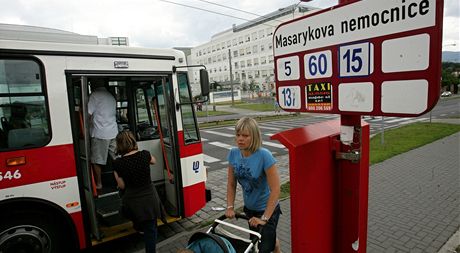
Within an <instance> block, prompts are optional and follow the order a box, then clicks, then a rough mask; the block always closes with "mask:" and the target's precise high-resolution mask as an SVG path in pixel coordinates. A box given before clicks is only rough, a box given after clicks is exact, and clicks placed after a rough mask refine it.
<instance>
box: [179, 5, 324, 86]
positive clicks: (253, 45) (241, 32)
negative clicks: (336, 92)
mask: <svg viewBox="0 0 460 253" xmlns="http://www.w3.org/2000/svg"><path fill="white" fill-rule="evenodd" d="M316 10H318V9H313V8H311V7H306V6H303V5H301V4H295V5H290V6H288V7H285V8H281V9H279V10H277V11H274V12H272V13H269V14H267V15H264V16H262V17H259V18H256V19H254V20H251V21H249V22H246V23H243V24H241V25H233V27H232V28H230V29H228V30H225V31H222V32H220V33H218V34H215V35H213V36H212V37H211V41H209V42H207V43H205V44H202V45H199V46H197V47H194V48H192V50H191V57H190V58H191V62H189V61H188V64H202V65H205V66H206V67H207V69H208V72H209V79H210V82H211V83H212V82H218V83H219V84H221V85H224V86H229V84H230V61H229V57H231V65H232V74H233V84H234V85H235V84H236V85H237V86H239V87H240V88H241V89H243V90H248V89H249V87H250V86H249V85H250V84H251V83H252V84H253V86H255V87H258V89H259V90H262V91H271V90H272V89H273V88H274V63H273V32H274V30H275V29H276V27H277V26H278V25H280V24H281V23H282V22H284V21H288V20H291V19H294V18H297V17H300V16H304V15H306V14H309V13H311V12H312V11H316ZM198 80H199V72H198V71H193V74H192V80H191V82H192V83H198ZM227 88H228V87H227Z"/></svg>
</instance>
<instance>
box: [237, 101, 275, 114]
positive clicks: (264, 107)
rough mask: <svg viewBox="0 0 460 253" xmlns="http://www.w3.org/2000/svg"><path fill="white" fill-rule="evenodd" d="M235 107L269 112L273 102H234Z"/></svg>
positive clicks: (271, 109) (272, 108)
mask: <svg viewBox="0 0 460 253" xmlns="http://www.w3.org/2000/svg"><path fill="white" fill-rule="evenodd" d="M235 107H236V108H241V109H246V110H253V111H259V112H269V111H274V110H275V108H274V105H273V103H266V104H250V103H248V104H235Z"/></svg>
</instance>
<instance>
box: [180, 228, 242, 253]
mask: <svg viewBox="0 0 460 253" xmlns="http://www.w3.org/2000/svg"><path fill="white" fill-rule="evenodd" d="M187 249H190V250H193V252H194V253H236V251H235V249H234V248H233V246H232V244H231V243H230V242H229V241H228V240H227V239H225V238H223V237H221V236H218V235H215V234H208V233H203V232H197V233H195V234H193V235H192V237H190V239H189V241H188V246H187Z"/></svg>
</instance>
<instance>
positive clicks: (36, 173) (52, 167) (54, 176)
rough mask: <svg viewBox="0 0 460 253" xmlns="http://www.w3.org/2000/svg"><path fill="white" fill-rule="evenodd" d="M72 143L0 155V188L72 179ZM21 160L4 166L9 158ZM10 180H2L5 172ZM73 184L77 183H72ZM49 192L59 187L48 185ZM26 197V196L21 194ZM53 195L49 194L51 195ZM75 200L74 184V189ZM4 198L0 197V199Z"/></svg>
mask: <svg viewBox="0 0 460 253" xmlns="http://www.w3.org/2000/svg"><path fill="white" fill-rule="evenodd" d="M73 149H74V148H73V145H72V144H67V145H58V146H50V147H43V148H33V149H24V150H16V151H10V152H0V161H1V164H2V167H3V166H5V167H3V168H2V172H3V179H2V180H1V181H0V189H6V188H11V187H17V186H25V185H29V184H36V183H40V182H46V181H53V180H55V181H56V182H58V181H59V180H60V179H65V178H70V177H76V176H77V173H76V169H75V159H74V150H73ZM15 158H24V161H25V162H24V164H18V165H15V166H7V165H6V164H7V161H8V160H9V159H15ZM7 172H8V173H10V174H11V175H12V176H11V177H5V174H6V173H7ZM76 183H77V182H76ZM49 188H50V189H49V190H55V191H57V190H60V188H57V187H54V188H53V185H51V183H50V185H49ZM24 194H28V193H24ZM54 194H55V192H53V195H54ZM75 194H76V197H78V185H77V188H76V192H75ZM3 197H4V196H0V200H1V199H2V198H3Z"/></svg>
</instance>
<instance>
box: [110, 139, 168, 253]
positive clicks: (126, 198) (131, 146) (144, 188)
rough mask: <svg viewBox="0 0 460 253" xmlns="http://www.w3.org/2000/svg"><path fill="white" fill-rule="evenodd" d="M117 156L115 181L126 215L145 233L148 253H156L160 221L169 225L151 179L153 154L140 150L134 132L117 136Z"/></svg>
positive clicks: (137, 228) (114, 163)
mask: <svg viewBox="0 0 460 253" xmlns="http://www.w3.org/2000/svg"><path fill="white" fill-rule="evenodd" d="M116 143H117V154H118V155H120V156H121V157H119V158H117V159H116V160H115V161H114V162H113V169H114V175H115V180H116V181H117V185H118V188H119V189H120V190H122V191H123V194H122V197H121V199H122V208H121V211H122V215H123V216H125V217H126V218H128V219H130V220H131V221H132V222H133V224H134V229H136V230H137V231H140V232H143V234H144V242H145V252H147V253H152V252H155V245H156V238H157V218H160V219H161V220H162V221H163V222H164V223H166V219H165V215H164V214H165V213H164V208H163V206H162V204H161V202H160V198H159V196H158V193H157V191H156V188H155V186H154V185H153V183H152V180H151V178H150V165H151V164H155V162H156V159H155V157H154V156H152V155H151V154H150V152H149V151H146V150H142V151H139V150H138V146H137V142H136V138H135V137H134V134H133V133H132V132H130V131H122V132H120V133H119V134H118V135H117V138H116Z"/></svg>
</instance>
